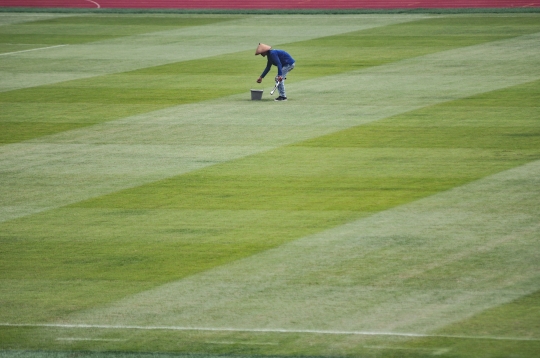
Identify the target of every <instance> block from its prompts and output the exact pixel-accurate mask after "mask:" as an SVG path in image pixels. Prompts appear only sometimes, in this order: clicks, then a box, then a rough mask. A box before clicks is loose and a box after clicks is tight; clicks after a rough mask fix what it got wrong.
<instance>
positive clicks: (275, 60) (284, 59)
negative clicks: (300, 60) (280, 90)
mask: <svg viewBox="0 0 540 358" xmlns="http://www.w3.org/2000/svg"><path fill="white" fill-rule="evenodd" d="M266 58H267V59H268V62H267V63H266V68H265V69H264V71H263V73H262V75H261V77H262V78H264V76H266V74H267V73H268V71H270V68H271V67H272V65H274V66H277V68H278V76H282V75H283V72H282V68H283V66H287V65H292V64H293V63H294V58H292V57H291V55H289V54H288V53H287V52H285V51H283V50H269V51H268V55H267V56H266Z"/></svg>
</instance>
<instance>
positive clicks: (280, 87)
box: [278, 63, 294, 98]
mask: <svg viewBox="0 0 540 358" xmlns="http://www.w3.org/2000/svg"><path fill="white" fill-rule="evenodd" d="M293 68H294V63H293V64H292V65H287V66H284V67H283V68H282V69H281V72H282V73H283V81H281V82H280V83H279V85H278V91H279V95H280V96H281V97H285V98H287V95H286V93H285V77H287V73H289V72H291V71H292V70H293Z"/></svg>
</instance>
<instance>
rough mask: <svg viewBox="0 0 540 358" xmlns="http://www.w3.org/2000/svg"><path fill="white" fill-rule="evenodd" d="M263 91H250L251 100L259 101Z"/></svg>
mask: <svg viewBox="0 0 540 358" xmlns="http://www.w3.org/2000/svg"><path fill="white" fill-rule="evenodd" d="M263 91H264V90H256V89H252V90H251V100H261V99H262V95H263Z"/></svg>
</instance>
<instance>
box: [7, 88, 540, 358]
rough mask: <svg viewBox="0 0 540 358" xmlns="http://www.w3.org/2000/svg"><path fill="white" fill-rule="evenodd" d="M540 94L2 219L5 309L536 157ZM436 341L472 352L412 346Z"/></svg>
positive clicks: (101, 298)
mask: <svg viewBox="0 0 540 358" xmlns="http://www.w3.org/2000/svg"><path fill="white" fill-rule="evenodd" d="M539 94H540V81H535V82H531V83H527V84H523V85H520V86H515V87H512V88H508V89H504V90H499V91H495V92H491V93H485V94H481V95H478V96H474V97H469V98H465V99H461V100H456V101H452V102H449V103H444V104H439V105H436V106H432V107H429V108H424V109H421V110H417V111H413V112H409V113H405V114H402V115H399V116H396V117H393V118H388V119H386V120H382V121H380V122H377V123H372V124H370V125H365V126H359V127H356V128H351V129H349V130H344V131H342V132H339V133H335V134H332V135H328V136H323V137H320V138H316V139H313V140H309V141H305V142H302V143H299V144H297V145H291V146H288V147H284V148H279V149H276V150H272V151H270V152H267V153H264V154H259V155H254V156H252V157H249V158H244V159H241V160H237V161H233V162H229V163H225V164H221V165H216V166H214V167H211V168H207V169H204V170H200V171H198V172H194V173H191V174H186V175H182V176H178V177H175V178H170V179H167V180H163V181H160V182H156V183H153V184H149V185H144V186H142V187H138V188H133V189H129V190H124V191H121V192H118V193H115V194H111V195H107V196H103V197H100V198H96V199H93V200H88V201H85V202H82V203H79V204H77V205H72V206H70V207H66V208H61V209H57V210H52V211H50V212H46V213H42V214H39V215H33V216H30V217H26V218H22V219H19V220H13V221H10V222H6V223H3V224H1V225H0V233H1V234H0V240H1V245H0V272H2V273H3V276H2V278H3V279H4V281H3V282H4V283H7V284H10V285H12V289H11V290H10V292H9V295H6V296H5V297H2V300H3V301H2V302H3V305H4V307H13V308H14V309H16V310H17V311H16V312H17V315H18V316H17V317H32V320H33V321H47V320H50V319H52V318H54V319H57V318H58V317H62V316H64V315H68V314H70V313H72V312H76V311H78V310H81V309H86V308H91V307H93V306H96V305H101V304H106V303H107V302H111V301H114V300H115V299H119V298H121V297H123V296H124V295H128V294H132V293H135V292H138V291H140V290H144V289H148V288H150V287H152V286H155V285H159V284H161V283H163V282H167V281H171V280H176V279H180V278H182V277H186V276H188V275H191V274H194V273H197V272H200V271H203V270H207V269H209V268H212V267H215V266H218V265H221V264H226V263H228V262H231V261H233V260H237V259H239V258H242V257H247V256H249V255H252V254H255V253H257V252H261V251H263V250H266V249H269V248H272V247H275V246H278V245H280V244H282V243H285V242H287V241H291V240H294V239H296V238H299V237H302V236H305V235H308V234H310V233H314V232H317V231H320V230H324V229H327V228H331V227H333V226H336V225H339V224H342V223H345V222H348V221H351V220H354V219H357V218H360V217H362V216H365V215H367V214H369V213H373V212H375V211H378V210H384V209H389V208H392V207H394V206H396V205H399V204H403V203H407V202H411V201H412V200H415V199H418V198H421V197H425V196H428V195H432V194H434V193H437V192H440V191H443V190H447V189H450V188H452V187H455V186H457V185H461V184H464V183H467V182H471V181H473V180H476V179H479V178H482V177H485V176H486V175H490V174H493V173H496V172H499V171H502V170H505V169H509V168H512V167H515V166H517V165H520V164H523V163H527V162H529V161H532V160H538V159H540V141H539V137H538V135H537V133H538V128H539V126H540V111H539V108H538V106H537V103H538V102H536V101H534V98H537V96H538V95H539ZM384 128H386V129H387V131H385V130H384ZM422 128H425V129H426V131H427V132H426V133H423V132H422ZM456 128H459V130H456ZM486 128H489V129H490V130H489V132H486V131H485V129H486ZM374 129H378V130H374ZM409 129H411V130H412V131H409ZM419 133H420V134H419ZM516 133H517V134H519V136H518V137H519V141H520V142H519V145H517V146H515V145H513V141H511V140H508V141H504V140H501V138H504V137H505V136H508V135H509V134H510V135H512V136H514V135H515V134H516ZM428 134H429V135H428ZM464 134H467V136H466V137H467V138H468V140H466V141H463V140H462V137H463V135H464ZM475 138H477V139H478V140H475ZM389 139H391V140H389ZM415 139H416V142H415ZM217 209H221V210H217ZM486 314H487V313H486ZM497 314H498V313H497ZM501 314H502V313H501ZM481 321H482V318H481V317H480V316H479V317H477V318H476V322H481ZM487 321H489V320H487ZM487 321H486V322H487ZM470 324H471V327H474V325H475V322H474V321H471V322H470ZM448 329H450V328H448ZM2 331H3V332H4V334H6V335H10V334H13V335H15V338H10V341H11V342H15V343H16V342H18V339H19V341H20V337H22V335H21V333H20V332H18V333H17V332H15V333H13V332H14V331H13V330H11V331H9V332H7V330H5V329H3V330H2ZM448 332H450V331H448ZM17 337H18V338H17ZM441 343H444V344H445V345H443V347H446V345H447V344H466V343H463V342H461V343H459V342H458V343H456V340H452V339H442V338H441V339H435V338H433V339H425V340H424V341H422V342H421V343H420V347H432V346H433V347H438V346H437V344H441ZM490 344H492V343H490ZM493 344H495V343H493ZM526 344H528V345H532V346H531V347H537V346H538V344H537V343H534V342H532V343H530V342H529V343H526ZM495 345H496V346H497V347H499V348H500V349H503V348H504V349H509V347H510V345H511V343H496V344H495ZM530 356H532V355H530Z"/></svg>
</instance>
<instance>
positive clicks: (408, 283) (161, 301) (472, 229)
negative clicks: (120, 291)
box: [68, 161, 540, 338]
mask: <svg viewBox="0 0 540 358" xmlns="http://www.w3.org/2000/svg"><path fill="white" fill-rule="evenodd" d="M539 178H540V161H536V162H533V163H530V164H527V165H525V166H522V167H518V168H515V169H512V170H509V171H506V172H502V173H499V174H497V175H494V176H491V177H488V178H485V179H482V180H479V181H477V182H474V183H471V184H469V185H466V186H463V187H460V188H456V189H453V190H450V191H448V192H445V193H441V194H437V195H434V196H432V197H429V198H426V199H423V200H420V201H417V202H414V203H411V204H408V205H404V206H402V207H398V208H395V209H391V210H388V211H384V212H381V213H378V214H376V215H373V216H371V217H369V218H365V219H361V220H358V221H356V222H353V223H350V224H347V225H344V226H340V227H336V228H333V229H330V230H328V231H325V232H322V233H320V234H316V235H313V236H309V237H305V238H303V239H299V240H296V241H294V242H291V243H288V244H285V245H282V246H281V247H279V248H276V249H272V250H268V251H266V252H264V253H260V254H257V255H255V256H252V257H249V258H246V259H243V260H241V261H238V262H235V263H231V264H228V265H224V266H221V267H218V268H215V269H212V270H209V271H207V272H205V273H201V274H197V275H194V276H191V277H189V278H186V279H183V280H180V281H178V282H174V283H171V284H167V285H164V286H161V287H159V288H157V289H153V290H150V291H147V292H143V293H140V294H136V295H134V296H133V297H129V298H126V299H124V300H121V301H119V302H117V303H115V304H112V305H110V307H108V308H105V309H94V310H89V311H88V312H84V313H81V314H77V315H73V316H72V317H71V318H70V319H69V320H68V321H69V323H85V324H103V325H136V326H159V325H163V326H183V327H202V328H217V329H218V328H229V329H291V330H326V331H331V330H335V331H374V332H402V333H429V332H433V331H434V330H437V329H440V328H441V327H444V326H445V325H447V324H449V323H451V322H456V321H459V320H461V319H464V318H466V317H468V316H469V315H471V314H474V313H475V312H479V311H481V310H484V309H486V308H489V307H492V306H496V305H499V304H502V303H505V302H508V301H510V300H513V299H515V298H518V297H520V296H523V295H525V294H528V293H531V292H534V291H536V290H538V289H539V288H540V275H539V270H538V269H539V265H538V257H537V250H535V245H536V242H537V234H538V230H539V223H540V206H538V205H537V203H538V202H540V179H539ZM499 333H501V332H499ZM537 333H540V332H537ZM453 334H456V335H458V334H459V331H453ZM509 334H510V333H509ZM534 337H536V338H538V337H537V336H534Z"/></svg>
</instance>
